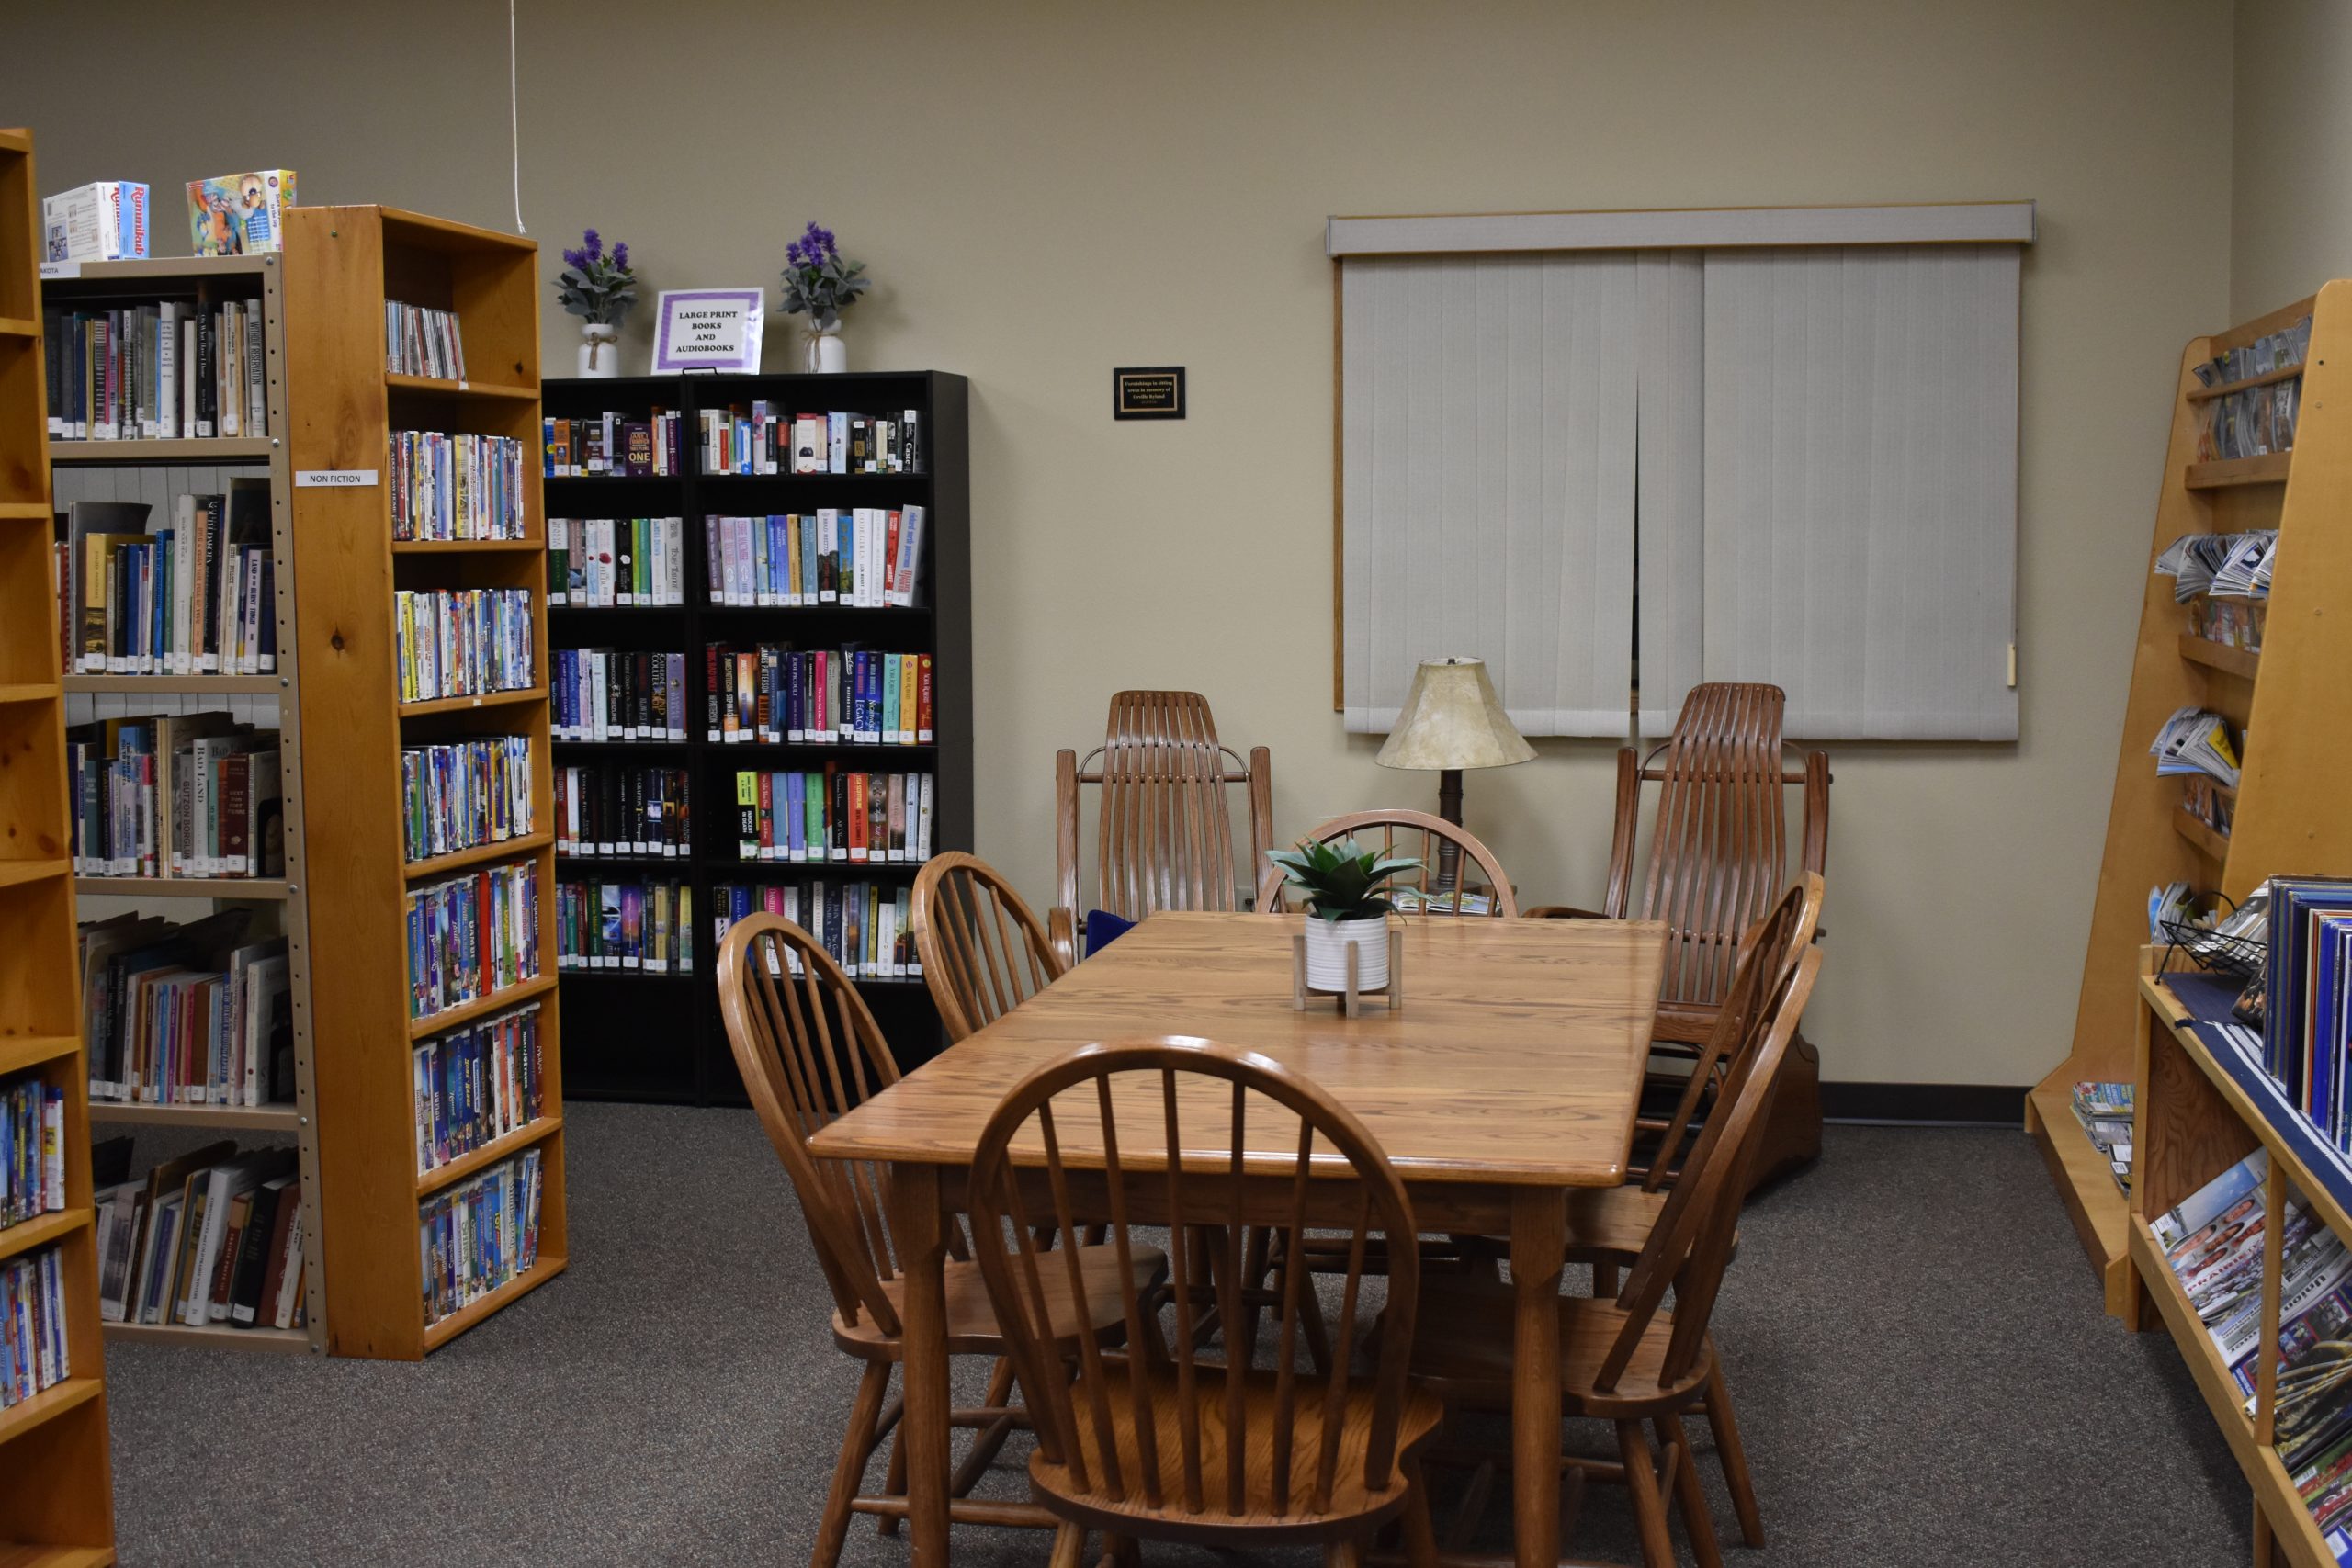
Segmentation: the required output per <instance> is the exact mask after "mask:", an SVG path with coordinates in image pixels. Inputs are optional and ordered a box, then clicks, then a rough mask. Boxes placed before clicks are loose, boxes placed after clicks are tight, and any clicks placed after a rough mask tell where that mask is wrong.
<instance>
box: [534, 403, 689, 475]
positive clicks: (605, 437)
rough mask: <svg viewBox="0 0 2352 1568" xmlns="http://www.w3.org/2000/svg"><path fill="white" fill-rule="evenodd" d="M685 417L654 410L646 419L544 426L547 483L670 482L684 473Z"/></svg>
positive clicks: (605, 418) (614, 417) (605, 417)
mask: <svg viewBox="0 0 2352 1568" xmlns="http://www.w3.org/2000/svg"><path fill="white" fill-rule="evenodd" d="M684 432H685V415H684V414H680V413H672V412H668V411H666V410H663V409H660V408H656V409H654V410H652V411H651V412H650V413H649V414H648V415H647V417H645V418H644V419H631V418H630V417H629V416H628V415H627V414H621V413H600V414H590V415H589V416H588V417H587V418H585V419H548V420H544V421H542V422H541V428H540V433H539V434H540V442H541V446H542V450H543V451H544V452H545V454H546V461H545V463H544V465H543V470H544V477H546V478H548V479H648V478H660V479H667V478H672V477H674V476H675V475H677V474H680V473H683V472H684V468H685V455H684Z"/></svg>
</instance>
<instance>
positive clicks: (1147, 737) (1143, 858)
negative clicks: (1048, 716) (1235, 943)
mask: <svg viewBox="0 0 2352 1568" xmlns="http://www.w3.org/2000/svg"><path fill="white" fill-rule="evenodd" d="M1086 784H1095V785H1099V786H1100V789H1101V795H1100V798H1099V799H1098V801H1097V807H1098V809H1097V812H1096V818H1095V834H1094V876H1093V881H1092V885H1091V902H1083V903H1082V902H1081V901H1080V900H1081V897H1083V896H1085V894H1086V893H1087V892H1088V891H1089V890H1088V889H1082V888H1081V887H1080V873H1079V852H1078V841H1079V825H1080V823H1079V819H1080V801H1079V795H1080V787H1081V786H1082V785H1086ZM1236 786H1239V787H1240V788H1241V789H1242V790H1243V791H1244V793H1245V794H1246V795H1247V796H1248V799H1249V809H1250V859H1249V861H1248V867H1249V869H1247V870H1245V871H1243V872H1241V873H1240V874H1239V879H1238V881H1237V875H1236V873H1235V870H1234V859H1233V817H1232V806H1231V798H1230V797H1231V793H1232V790H1233V789H1234V787H1236ZM1272 817H1273V761H1272V754H1271V753H1270V752H1269V751H1268V750H1266V748H1264V747H1263V746H1260V747H1256V748H1254V749H1253V750H1251V751H1250V761H1249V764H1248V765H1247V766H1246V767H1245V766H1243V764H1242V761H1241V759H1240V757H1239V756H1238V755H1237V754H1236V753H1235V752H1233V751H1232V750H1229V749H1228V748H1227V747H1225V746H1223V745H1221V744H1219V743H1218V740H1217V738H1216V717H1215V716H1213V715H1212V714H1211V713H1210V712H1209V703H1208V699H1207V698H1206V697H1204V696H1202V695H1201V694H1199V693H1198V692H1114V693H1113V694H1112V696H1111V715H1110V719H1109V722H1108V723H1107V725H1106V726H1105V728H1104V732H1103V744H1102V745H1101V746H1099V747H1097V748H1095V750H1092V751H1090V752H1088V753H1087V754H1086V756H1085V758H1084V759H1083V760H1081V759H1080V757H1079V755H1078V753H1077V752H1076V751H1072V750H1062V751H1059V752H1057V753H1056V754H1055V758H1054V860H1055V881H1054V887H1055V903H1056V907H1057V908H1063V909H1067V910H1069V911H1071V914H1072V918H1073V919H1083V918H1084V916H1085V913H1086V911H1087V910H1088V909H1102V910H1104V911H1106V912H1107V913H1110V914H1114V915H1116V916H1118V917H1119V918H1120V919H1127V920H1140V919H1143V918H1144V917H1145V916H1146V915H1148V914H1150V913H1151V912H1152V911H1154V910H1156V909H1238V908H1241V899H1242V896H1243V895H1244V894H1246V893H1247V892H1248V891H1249V883H1248V881H1247V878H1249V877H1251V876H1255V875H1256V874H1257V868H1258V867H1259V866H1261V865H1262V864H1263V863H1264V856H1265V852H1266V851H1267V850H1268V849H1269V848H1271V847H1272V826H1271V823H1272Z"/></svg>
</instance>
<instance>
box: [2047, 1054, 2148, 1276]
mask: <svg viewBox="0 0 2352 1568" xmlns="http://www.w3.org/2000/svg"><path fill="white" fill-rule="evenodd" d="M2074 1092H2075V1091H2074V1085H2073V1084H2071V1083H2065V1084H2061V1083H2052V1082H2045V1083H2043V1084H2042V1085H2041V1087H2040V1088H2038V1089H2034V1090H2033V1091H2032V1092H2030V1094H2028V1095H2027V1096H2026V1131H2027V1132H2029V1133H2030V1134H2032V1136H2033V1141H2034V1144H2035V1146H2037V1147H2038V1148H2040V1149H2041V1158H2042V1163H2044V1164H2045V1165H2047V1166H2048V1167H2049V1168H2050V1175H2051V1178H2052V1180H2054V1181H2055V1182H2056V1183H2057V1185H2058V1195H2059V1197H2060V1198H2061V1199H2062V1200H2063V1201H2064V1203H2065V1205H2066V1216H2067V1218H2069V1219H2071V1220H2072V1221H2074V1224H2075V1236H2076V1237H2077V1239H2079V1240H2080V1241H2081V1242H2082V1244H2083V1250H2084V1252H2086V1253H2087V1254H2088V1255H2089V1257H2090V1260H2091V1265H2092V1267H2093V1268H2095V1269H2098V1272H2099V1277H2100V1280H2101V1281H2102V1282H2103V1283H2104V1285H2105V1287H2106V1294H2107V1299H2108V1309H2109V1311H2110V1312H2112V1311H2114V1310H2115V1305H2116V1300H2117V1296H2118V1292H2119V1291H2120V1288H2121V1283H2122V1280H2123V1279H2124V1269H2123V1267H2122V1262H2123V1246H2124V1241H2125V1237H2126V1235H2127V1234H2128V1230H2129V1221H2130V1218H2131V1201H2130V1200H2129V1199H2127V1198H2126V1197H2125V1196H2124V1195H2123V1190H2122V1189H2120V1188H2119V1187H2117V1186H2116V1185H2115V1173H2114V1171H2113V1170H2111V1169H2109V1167H2108V1162H2107V1156H2105V1155H2102V1154H2100V1153H2099V1152H2098V1145H2096V1144H2094V1143H2092V1142H2091V1139H2090V1134H2087V1133H2086V1132H2084V1131H2083V1124H2082V1122H2080V1121H2079V1120H2078V1119H2077V1118H2076V1117H2075V1100H2074Z"/></svg>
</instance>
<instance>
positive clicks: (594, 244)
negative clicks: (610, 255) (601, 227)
mask: <svg viewBox="0 0 2352 1568" xmlns="http://www.w3.org/2000/svg"><path fill="white" fill-rule="evenodd" d="M580 241H581V247H582V249H583V250H585V251H586V252H587V253H588V259H589V260H590V261H592V262H593V261H602V260H604V259H605V242H604V240H603V238H602V237H601V236H599V235H598V234H597V232H596V231H595V230H594V229H591V230H589V231H587V232H586V233H584V234H582V235H581V236H580Z"/></svg>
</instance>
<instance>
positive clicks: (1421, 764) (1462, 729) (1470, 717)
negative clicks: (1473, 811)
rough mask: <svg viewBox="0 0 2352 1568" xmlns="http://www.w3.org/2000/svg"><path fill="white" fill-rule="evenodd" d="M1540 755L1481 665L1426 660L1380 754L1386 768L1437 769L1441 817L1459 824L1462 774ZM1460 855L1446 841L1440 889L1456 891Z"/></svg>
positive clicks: (1478, 662)
mask: <svg viewBox="0 0 2352 1568" xmlns="http://www.w3.org/2000/svg"><path fill="white" fill-rule="evenodd" d="M1534 755H1535V748H1534V747H1532V746H1530V745H1529V744H1528V743H1527V741H1526V739H1524V738H1522V737H1521V734H1520V733H1519V728H1518V727H1517V726H1516V725H1514V724H1512V723H1511V721H1510V715H1509V714H1507V713H1505V712H1503V705H1502V701H1501V699H1500V698H1498V697H1497V696H1496V695H1495V687H1494V682H1491V681H1489V680H1487V661H1486V660H1483V659H1424V660H1421V663H1420V667H1419V669H1417V670H1415V671H1413V688H1412V690H1411V691H1409V692H1407V693H1406V694H1405V706H1404V708H1403V709H1402V710H1401V711H1400V712H1399V713H1398V714H1397V728H1394V729H1392V730H1390V731H1389V732H1388V739H1387V741H1386V742H1385V744H1384V745H1383V746H1382V747H1381V748H1380V755H1379V756H1377V757H1375V758H1374V759H1373V760H1374V761H1376V762H1378V763H1379V764H1380V765H1381V766H1382V767H1384V768H1422V769H1429V768H1434V769H1436V770H1438V780H1437V814H1438V815H1439V816H1440V817H1442V818H1445V820H1447V821H1448V822H1451V823H1453V825H1454V826H1455V827H1457V828H1458V827H1460V826H1461V825H1462V770H1463V769H1464V768H1507V767H1510V765H1511V764H1512V763H1514V762H1524V761H1528V760H1529V759H1531V758H1532V757H1533V756H1534ZM1461 858H1462V852H1461V850H1460V848H1459V847H1458V846H1456V845H1455V844H1453V843H1452V842H1451V841H1448V842H1446V843H1443V844H1441V845H1440V846H1439V848H1438V886H1439V889H1440V891H1442V892H1451V891H1453V887H1454V886H1455V875H1456V873H1457V871H1458V870H1459V867H1460V863H1461Z"/></svg>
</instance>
